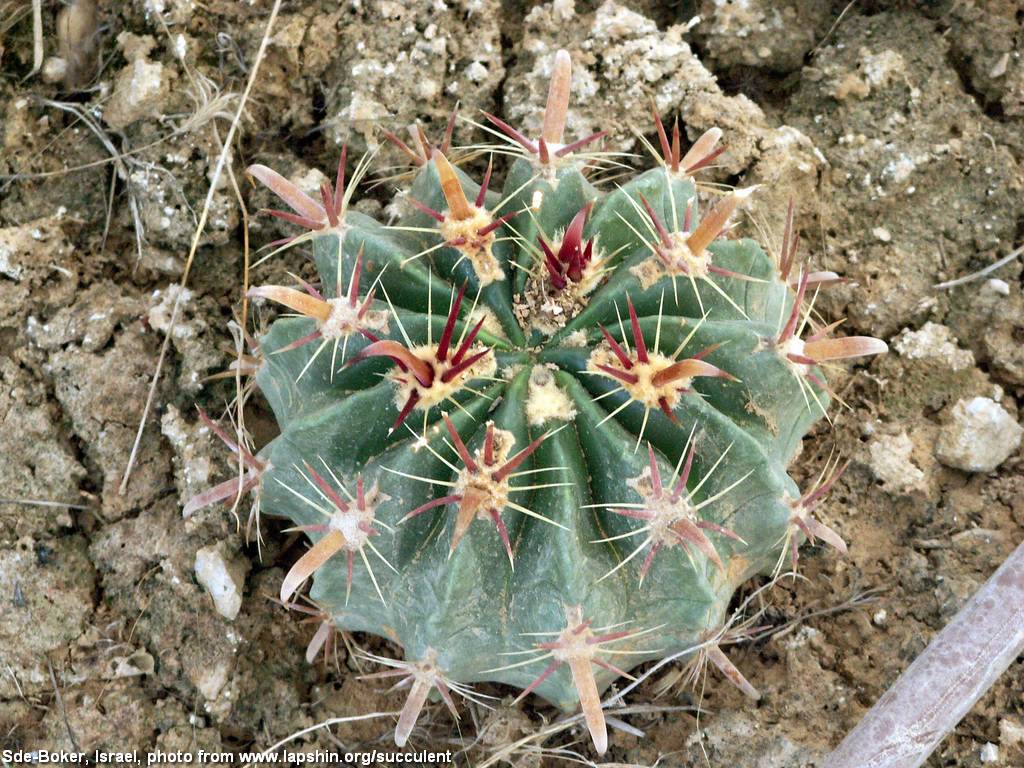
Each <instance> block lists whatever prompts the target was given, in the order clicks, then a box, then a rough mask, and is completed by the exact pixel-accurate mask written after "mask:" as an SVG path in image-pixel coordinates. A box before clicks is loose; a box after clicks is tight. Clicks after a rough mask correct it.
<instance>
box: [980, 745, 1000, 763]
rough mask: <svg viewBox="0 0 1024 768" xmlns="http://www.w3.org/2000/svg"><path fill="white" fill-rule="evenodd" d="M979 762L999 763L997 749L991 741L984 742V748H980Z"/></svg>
mask: <svg viewBox="0 0 1024 768" xmlns="http://www.w3.org/2000/svg"><path fill="white" fill-rule="evenodd" d="M980 757H981V762H983V763H998V762H999V747H997V746H996V745H995V744H993V743H992V742H991V741H989V742H986V743H985V746H983V747H982V748H981V755H980Z"/></svg>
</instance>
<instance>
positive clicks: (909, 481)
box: [868, 432, 924, 493]
mask: <svg viewBox="0 0 1024 768" xmlns="http://www.w3.org/2000/svg"><path fill="white" fill-rule="evenodd" d="M913 451H914V444H913V443H912V442H911V441H910V438H909V437H908V436H907V433H906V432H900V433H899V434H898V435H879V436H878V437H876V438H875V439H873V440H872V441H871V443H870V444H869V445H868V453H869V454H870V460H869V465H870V466H871V470H872V471H873V472H874V473H875V477H877V478H878V479H879V480H881V481H882V485H883V486H884V487H885V489H886V490H887V491H892V492H895V493H908V492H910V491H913V490H915V489H917V488H920V487H921V486H922V484H923V482H924V472H922V471H921V469H920V468H919V467H917V466H916V465H915V464H914V463H913V462H912V461H911V460H910V454H911V453H913Z"/></svg>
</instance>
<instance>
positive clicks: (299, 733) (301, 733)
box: [242, 6, 401, 768]
mask: <svg viewBox="0 0 1024 768" xmlns="http://www.w3.org/2000/svg"><path fill="white" fill-rule="evenodd" d="M275 10H276V6H275ZM256 62H257V64H258V63H259V59H258V58H257V60H256ZM255 68H256V65H253V69H254V70H255ZM400 714H401V713H400V712H370V713H368V714H365V715H352V716H350V717H332V718H329V719H327V720H324V721H323V722H320V723H317V724H316V725H311V726H309V727H308V728H303V729H302V730H299V731H295V733H293V734H291V735H289V736H285V737H284V738H283V739H281V740H280V741H278V742H277V743H275V744H272V745H270V746H269V747H267V748H266V749H264V750H263V751H262V752H260V754H259V759H258V761H257V762H263V760H264V759H265V758H266V756H267V755H269V754H270V753H271V752H276V751H277V750H279V749H280V748H281V747H283V746H284V745H285V744H290V743H291V742H293V741H295V740H296V739H298V738H301V737H303V736H305V735H306V734H308V733H313V731H319V730H320V729H321V728H329V727H330V726H332V725H341V724H342V723H354V722H356V721H357V720H372V719H373V718H377V717H398V715H400ZM251 765H253V763H246V764H245V765H244V766H242V768H249V766H251Z"/></svg>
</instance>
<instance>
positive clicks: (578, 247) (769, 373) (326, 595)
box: [191, 51, 885, 752]
mask: <svg viewBox="0 0 1024 768" xmlns="http://www.w3.org/2000/svg"><path fill="white" fill-rule="evenodd" d="M569 96H570V62H569V57H568V54H566V53H565V52H564V51H561V52H559V53H558V54H557V55H556V57H555V63H554V67H553V75H552V81H551V89H550V94H549V98H548V104H547V108H546V111H545V113H544V118H543V128H542V131H541V134H540V135H539V136H537V137H529V136H526V135H524V134H523V133H522V132H520V131H519V130H517V129H515V128H514V127H512V126H511V125H509V124H507V123H506V122H505V121H503V120H501V119H500V118H498V117H495V116H493V115H486V118H487V120H488V121H489V123H490V124H491V125H490V126H489V127H487V130H488V132H489V133H490V135H491V137H492V138H493V139H494V140H495V141H496V143H495V144H494V145H493V146H492V147H491V149H492V150H493V152H494V153H497V154H505V155H510V154H511V155H513V156H514V159H513V160H512V161H511V163H510V167H509V170H508V172H507V174H506V178H505V181H504V186H503V188H502V190H501V192H500V193H498V192H495V191H494V187H495V186H496V185H495V184H493V183H492V178H491V170H492V168H491V165H490V164H489V165H488V167H487V171H486V173H485V175H484V177H483V180H482V182H481V183H479V184H478V183H477V182H476V181H475V180H473V179H471V178H469V177H468V176H467V175H466V174H464V173H463V172H462V171H461V170H460V169H458V168H456V167H454V166H453V165H452V164H451V163H450V162H449V160H448V159H447V157H446V150H447V149H448V143H449V141H450V137H451V132H452V125H453V123H449V126H448V130H447V132H446V135H445V141H444V145H443V146H442V147H441V148H432V147H431V146H430V144H429V142H428V141H427V140H426V138H425V137H424V136H423V134H422V132H420V133H419V134H418V137H417V141H416V142H414V143H416V144H417V148H416V149H415V150H413V149H410V148H409V147H408V146H407V145H405V144H404V143H402V142H401V140H399V139H398V138H397V137H395V136H393V135H391V134H388V137H389V138H390V139H391V140H392V141H393V142H394V143H396V144H397V145H399V147H400V148H401V149H402V150H403V151H404V152H405V153H406V154H407V155H408V156H409V158H410V160H411V162H412V163H413V165H414V166H416V171H415V176H414V178H413V181H412V185H411V188H410V189H409V190H408V192H407V193H404V194H402V196H401V205H400V207H401V208H403V209H404V210H405V213H404V215H402V216H401V217H400V218H399V220H398V221H397V222H396V223H394V224H392V225H384V224H381V223H379V222H377V221H375V220H374V219H372V218H370V217H368V216H365V215H363V214H362V213H360V212H358V211H357V210H354V209H352V208H350V206H349V202H350V200H351V196H352V193H353V189H354V188H355V186H356V183H357V182H358V177H359V176H361V175H362V174H363V173H364V172H365V170H366V163H365V162H363V163H360V165H359V167H358V168H357V171H356V174H355V177H356V178H355V179H350V181H349V183H348V185H347V186H346V183H345V152H344V150H343V151H342V157H341V162H340V163H339V167H338V174H337V180H336V183H335V184H334V186H333V187H332V185H331V184H330V183H325V184H324V185H323V188H322V189H321V195H320V199H319V200H314V199H312V198H310V197H308V196H307V195H306V194H304V193H303V192H301V191H300V190H299V189H298V188H296V187H295V186H294V185H292V184H291V183H290V182H288V181H287V180H286V179H284V178H283V177H281V176H279V175H278V174H276V173H275V172H274V171H271V170H270V169H268V168H266V167H264V166H252V167H251V168H250V169H249V173H250V174H251V175H252V176H253V177H255V178H256V179H257V180H259V181H260V182H262V183H264V184H265V185H267V186H268V187H270V189H272V190H273V191H274V192H275V193H276V194H277V195H278V196H279V197H280V198H281V199H282V200H283V201H284V202H285V203H287V204H288V205H289V206H290V207H291V208H292V209H293V211H294V212H293V213H292V212H272V213H274V215H276V216H279V217H281V218H284V219H286V220H288V221H291V222H293V223H295V224H297V225H299V226H301V227H304V228H305V229H306V232H305V233H304V234H302V235H300V236H298V237H296V238H294V239H293V240H291V241H290V242H288V243H286V246H288V247H290V246H292V245H295V244H297V243H302V242H308V243H309V244H310V245H311V246H312V250H313V256H314V258H315V261H316V265H317V269H318V272H319V275H320V283H319V284H318V285H311V284H308V283H305V282H302V281H300V282H299V285H297V286H296V287H283V286H264V287H259V288H255V289H253V290H252V291H251V295H252V296H255V297H261V298H264V299H269V300H271V301H274V302H276V303H277V304H280V305H283V306H284V307H286V308H288V309H289V310H291V311H292V313H294V314H293V315H291V316H285V317H281V318H279V319H278V320H277V321H276V322H274V323H273V325H272V326H271V327H270V330H269V332H268V333H267V334H266V335H265V336H264V337H263V338H262V339H261V340H260V350H261V354H262V364H261V365H260V367H259V370H258V373H257V376H256V380H257V382H258V385H259V387H260V389H261V390H262V392H263V394H264V395H265V396H266V398H267V400H268V401H269V403H270V405H271V407H272V408H273V411H274V413H275V415H276V418H277V420H278V424H279V426H280V429H281V434H280V436H279V437H277V438H276V439H275V440H274V441H273V442H272V443H271V444H269V445H268V446H267V447H266V448H265V449H264V450H263V451H261V452H260V455H259V456H258V457H257V456H253V455H251V454H248V453H246V452H244V450H243V449H242V448H240V447H239V446H237V445H235V444H234V443H233V442H231V441H230V440H229V439H228V438H227V436H226V435H222V436H223V437H225V439H226V440H227V441H228V443H229V446H231V447H232V449H233V450H236V451H239V452H241V453H242V455H241V460H242V461H243V462H244V465H245V467H246V469H247V472H246V473H245V474H244V476H243V477H242V478H241V479H240V480H236V481H228V482H227V483H225V484H224V485H223V486H219V487H218V488H216V489H213V490H212V491H210V492H208V493H207V494H204V495H203V496H202V497H201V498H200V499H199V500H198V501H197V502H195V503H193V504H192V505H191V506H192V507H193V508H194V507H196V506H200V505H202V504H207V503H211V502H213V501H216V500H217V499H221V498H228V497H229V496H233V495H234V494H235V493H236V492H238V491H239V490H240V489H241V490H248V489H250V488H252V489H255V490H256V492H257V493H258V495H259V499H260V503H261V504H262V508H263V510H264V511H268V512H270V513H272V514H275V515H280V516H284V517H287V518H289V519H290V520H291V521H293V522H294V524H295V526H296V529H297V530H301V531H304V532H306V533H307V534H308V536H309V538H310V540H311V542H312V544H311V546H310V548H309V549H308V550H307V551H306V553H305V554H304V555H303V556H302V557H301V558H300V559H299V560H298V561H297V562H296V563H295V565H294V566H293V567H292V568H291V570H290V571H289V572H288V574H287V576H286V578H285V579H284V582H283V584H282V586H281V595H280V597H281V599H282V600H283V601H286V602H287V601H289V600H291V599H292V598H293V596H294V595H295V594H296V592H297V591H298V590H299V589H300V587H301V586H302V585H303V583H304V582H305V581H306V580H307V579H309V578H310V577H313V586H312V589H311V593H310V597H311V599H312V601H313V602H314V604H315V605H316V606H317V609H316V613H315V615H317V616H322V617H324V618H325V619H326V618H328V617H329V619H330V620H331V621H333V624H334V625H335V626H336V627H337V628H339V629H343V630H354V631H364V632H372V633H374V634H377V635H380V636H383V637H385V638H388V639H390V640H392V641H394V642H395V643H397V644H399V645H400V646H401V647H402V649H403V652H404V660H401V661H395V660H389V659H384V658H377V661H379V662H380V663H381V664H383V665H385V666H386V667H388V669H387V670H386V671H384V672H381V673H378V675H377V676H381V677H396V678H400V679H399V682H400V683H405V684H407V685H408V686H409V698H408V701H407V704H406V706H405V709H404V711H403V713H402V716H401V718H400V720H399V723H398V728H397V731H396V741H397V742H398V743H399V744H400V745H401V744H404V743H405V741H406V739H407V738H408V736H409V734H410V732H411V730H412V728H413V726H414V723H415V720H416V716H417V714H418V712H419V711H420V709H421V707H422V706H423V704H424V702H425V701H426V699H427V697H428V695H430V694H431V692H432V691H436V695H439V696H440V697H441V698H442V699H443V700H444V701H445V702H446V704H447V705H448V707H449V708H450V709H451V710H452V712H453V713H456V716H457V709H456V705H455V702H454V701H453V692H454V693H457V694H460V695H462V696H467V697H471V698H472V697H474V696H475V694H473V693H472V691H471V690H470V689H469V687H468V686H469V684H471V683H474V682H478V681H498V682H502V683H506V684H509V685H512V686H515V687H517V688H519V689H521V691H522V695H523V696H525V695H527V694H529V693H536V694H538V695H540V696H543V697H544V698H545V699H547V700H549V701H551V702H553V703H554V704H556V705H558V706H560V707H562V708H564V709H567V710H572V709H574V708H577V707H580V706H581V707H582V710H583V713H584V715H585V720H586V723H587V725H588V727H589V730H590V733H591V735H592V738H593V741H594V744H595V747H596V749H597V750H598V752H603V751H604V750H605V748H606V744H607V735H606V729H605V721H604V718H603V715H602V710H601V704H600V699H599V693H600V691H601V690H602V689H604V688H605V687H607V686H608V685H610V684H611V683H612V682H613V681H614V680H615V679H616V678H619V677H628V676H629V670H630V669H631V668H633V667H635V666H636V665H638V664H641V663H643V662H645V661H648V660H651V659H657V658H662V657H664V656H666V655H668V654H672V653H676V652H678V651H680V650H683V649H686V648H689V647H692V646H694V645H695V644H699V643H702V642H703V643H705V646H704V648H705V651H706V652H705V653H704V654H703V656H704V657H705V658H709V659H710V660H711V661H713V662H714V663H715V664H716V665H717V666H719V668H720V669H721V670H722V671H723V672H724V673H726V674H727V676H728V677H729V678H730V679H732V680H734V681H736V682H737V683H738V684H739V685H740V686H741V687H742V688H743V689H744V690H745V691H746V692H747V693H749V694H751V695H753V696H756V695H757V692H756V690H755V689H754V688H753V686H751V685H750V684H749V683H747V682H746V681H745V680H744V679H743V677H742V675H741V674H740V673H739V672H738V670H736V669H735V667H733V666H732V665H731V664H730V663H729V661H728V659H727V658H726V657H725V655H724V654H723V653H721V651H719V650H718V648H717V646H716V645H715V644H714V642H713V638H714V637H715V633H716V632H717V631H718V630H719V629H720V628H721V627H722V626H723V624H724V622H725V620H726V615H727V607H728V604H729V600H730V597H731V596H732V594H733V592H734V591H735V590H736V588H737V587H738V586H739V585H741V584H742V583H743V582H744V581H746V580H747V579H749V578H750V577H751V576H753V575H755V574H757V573H761V572H769V573H770V572H772V571H773V570H777V569H778V568H779V566H780V565H781V563H782V562H783V561H784V558H786V557H787V556H791V557H792V558H793V561H794V564H795V558H796V546H797V543H798V538H799V537H800V536H805V537H807V538H809V539H812V540H813V539H816V538H820V539H822V540H823V541H825V542H827V543H829V544H831V545H833V546H835V547H836V548H837V549H840V550H842V549H844V544H843V542H842V539H840V538H839V537H838V536H837V535H836V534H835V533H834V532H833V531H831V530H830V529H829V528H827V527H826V526H825V525H823V524H822V523H820V522H819V521H817V520H815V519H814V517H813V516H812V512H813V510H814V508H815V506H816V505H817V504H818V503H819V502H820V501H821V498H822V497H823V496H824V494H825V493H826V492H827V490H828V487H829V485H830V483H831V482H832V480H834V478H831V479H830V480H828V481H826V482H825V483H823V484H821V485H820V487H818V488H816V489H813V490H812V491H810V492H808V493H804V494H801V493H800V492H799V491H798V490H797V488H796V486H795V485H794V482H793V481H792V480H791V479H790V478H789V476H788V475H787V473H786V468H787V465H788V463H789V462H790V460H791V459H792V458H793V456H794V455H795V453H796V451H797V450H798V447H799V441H800V439H801V437H802V436H803V435H804V434H805V433H806V431H807V429H808V428H809V427H810V425H811V424H812V423H814V422H815V421H816V420H817V419H819V418H820V417H822V415H823V414H824V413H825V410H826V408H827V406H828V401H829V393H828V388H827V386H826V384H825V379H824V376H823V374H822V371H821V368H820V366H821V364H823V363H825V362H827V361H830V360H834V359H837V358H843V357H853V356H858V355H868V354H875V353H878V352H882V351H884V350H885V345H884V344H883V343H882V342H879V341H877V340H875V339H870V338H862V337H860V338H858V337H854V338H841V339H836V338H831V337H830V335H829V334H830V332H831V330H832V328H833V326H824V327H822V326H819V325H818V324H817V323H816V322H815V321H814V320H813V318H812V317H811V313H810V311H809V308H808V307H806V306H805V303H804V302H805V298H807V291H808V288H809V287H816V286H817V285H820V284H823V283H827V282H829V281H831V280H833V279H835V275H833V274H831V273H809V272H806V271H800V272H799V273H798V274H794V268H795V254H796V251H797V242H796V238H795V236H794V235H793V225H792V221H793V211H792V208H791V209H790V211H789V215H788V217H787V227H786V235H785V239H784V242H783V244H782V248H781V252H780V253H778V254H775V255H769V254H767V253H766V252H765V251H764V250H763V249H762V248H761V247H760V246H759V245H758V244H757V243H755V242H753V241H752V240H746V239H727V238H723V237H722V236H723V234H724V233H725V232H726V231H727V230H728V226H729V220H730V216H731V215H732V213H733V211H734V210H735V209H736V208H737V206H739V205H740V204H741V203H742V202H743V200H744V198H746V197H747V195H748V194H749V193H750V191H751V190H749V189H747V190H736V191H732V192H729V193H728V194H724V195H721V196H720V197H719V199H718V200H717V202H715V203H714V204H713V205H711V206H709V210H708V211H707V212H706V213H703V214H702V213H700V212H699V211H698V200H699V198H700V197H701V195H700V194H698V190H697V187H696V185H695V182H694V179H693V174H694V172H696V171H698V170H700V169H701V168H704V167H706V166H707V165H708V164H710V163H711V162H712V161H713V160H714V159H715V157H717V155H718V153H720V152H721V151H722V150H721V148H719V147H717V144H718V142H719V139H720V136H721V134H720V132H719V131H718V130H717V129H715V130H711V131H708V132H707V133H706V134H704V135H703V136H702V137H700V138H699V139H698V140H697V141H696V142H695V143H694V144H693V146H692V148H691V149H690V150H689V151H688V152H686V153H685V154H683V153H682V151H681V147H680V136H679V130H678V126H676V127H675V128H674V130H673V132H672V136H671V138H669V136H668V133H667V132H666V130H665V129H664V127H663V126H662V123H661V121H660V119H658V116H657V115H655V122H656V127H657V133H658V138H659V143H660V145H661V156H660V157H658V156H657V153H655V156H656V157H657V159H658V161H659V162H658V165H657V167H655V168H653V169H651V170H648V171H647V172H645V173H641V174H639V175H637V176H635V177H633V178H631V179H630V180H628V181H627V182H625V183H623V184H622V185H621V186H616V187H613V188H611V189H607V190H600V189H598V188H596V187H595V186H594V185H593V184H592V183H591V182H590V181H589V180H588V174H589V172H590V171H591V170H592V169H593V168H595V166H600V165H601V164H602V162H603V161H605V160H606V159H607V157H608V155H607V154H605V153H602V152H598V151H591V150H590V148H592V147H593V146H594V144H593V143H594V142H595V141H597V140H598V139H600V138H601V137H602V135H603V134H595V135H593V136H588V137H585V138H583V139H580V140H578V141H571V142H569V143H565V142H564V140H563V131H564V126H565V117H566V110H567V107H568V103H569ZM239 483H241V484H242V485H241V486H239ZM328 626H329V625H328V624H326V623H325V624H322V625H321V631H320V632H318V633H317V638H319V642H320V644H322V643H323V642H324V638H325V637H326V634H325V633H326V631H327V630H326V629H325V628H326V627H328ZM317 638H314V642H317V641H318V640H317ZM709 638H711V640H709ZM314 655H315V651H314ZM375 658H376V657H375Z"/></svg>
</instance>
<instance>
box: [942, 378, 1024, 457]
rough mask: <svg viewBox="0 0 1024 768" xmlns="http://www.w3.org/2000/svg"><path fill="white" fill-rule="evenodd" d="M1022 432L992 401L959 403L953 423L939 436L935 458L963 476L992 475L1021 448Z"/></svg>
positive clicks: (1004, 411) (986, 399) (977, 398)
mask: <svg viewBox="0 0 1024 768" xmlns="http://www.w3.org/2000/svg"><path fill="white" fill-rule="evenodd" d="M1022 434H1024V429H1022V428H1021V426H1020V424H1018V423H1017V422H1016V421H1015V420H1014V418H1013V417H1012V416H1011V415H1010V414H1009V413H1007V412H1006V409H1005V408H1003V406H1001V405H1000V404H999V403H997V402H996V401H995V400H991V399H989V398H987V397H975V398H973V399H972V400H959V401H957V403H956V405H954V406H953V409H952V421H950V423H949V424H947V425H946V426H945V427H943V429H942V432H941V433H940V434H939V441H938V445H937V446H936V449H935V455H936V456H937V457H938V459H939V461H941V462H942V463H943V464H945V465H946V466H949V467H955V468H956V469H962V470H964V471H966V472H991V471H992V470H993V469H995V468H996V467H998V466H999V465H1000V464H1002V463H1003V462H1004V461H1006V460H1007V459H1008V458H1009V457H1010V455H1011V454H1012V453H1013V452H1014V451H1016V450H1017V449H1018V448H1019V447H1020V441H1021V435H1022Z"/></svg>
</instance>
